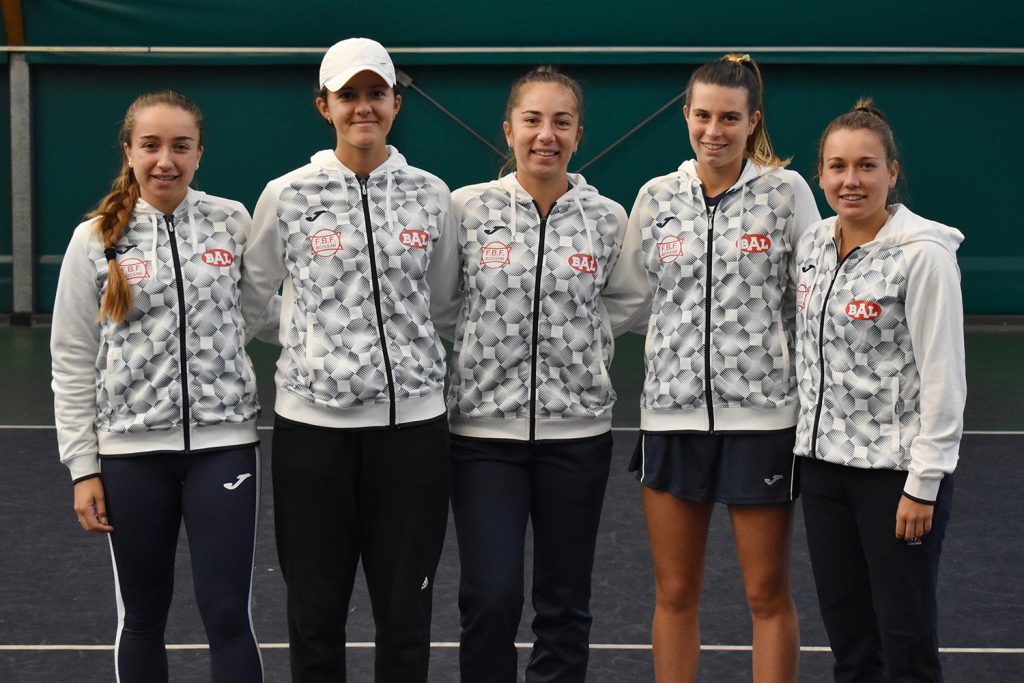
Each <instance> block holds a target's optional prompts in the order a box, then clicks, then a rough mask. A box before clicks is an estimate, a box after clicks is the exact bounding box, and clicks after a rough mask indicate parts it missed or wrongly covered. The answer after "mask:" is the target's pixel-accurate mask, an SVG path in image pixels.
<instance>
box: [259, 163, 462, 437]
mask: <svg viewBox="0 0 1024 683" xmlns="http://www.w3.org/2000/svg"><path fill="white" fill-rule="evenodd" d="M388 153H389V156H388V159H387V161H386V162H384V163H383V164H382V165H381V166H380V167H378V168H377V169H375V170H374V171H373V173H371V174H370V175H369V177H368V179H366V180H365V181H360V180H359V179H358V178H357V177H356V175H355V173H353V172H352V171H351V170H350V169H348V168H346V167H345V166H344V165H343V164H342V163H341V162H340V161H339V160H338V158H337V156H336V155H335V153H334V151H333V150H324V151H321V152H318V153H316V154H315V155H314V156H313V157H312V158H311V159H310V163H309V164H307V165H305V166H303V167H301V168H299V169H296V170H295V171H292V172H291V173H288V174H287V175H284V176H282V177H280V178H278V179H276V180H272V181H271V182H270V183H269V184H268V185H267V187H266V189H265V190H264V191H263V194H262V196H261V197H260V199H259V202H258V203H257V205H256V211H255V213H254V218H253V223H254V229H253V237H252V243H251V245H250V247H249V250H248V253H247V254H246V260H245V264H244V269H243V274H242V303H243V310H244V312H245V315H246V319H247V320H251V321H254V323H255V321H257V320H259V319H260V318H261V316H263V315H264V313H263V311H264V309H265V307H266V306H267V304H268V301H270V299H271V297H272V296H273V295H274V293H275V292H276V291H277V289H278V286H279V285H280V284H281V283H282V281H283V285H284V286H283V295H282V301H281V311H280V318H279V321H280V332H279V340H280V343H281V345H282V346H283V347H284V348H283V349H282V351H281V357H280V359H279V360H278V363H277V374H276V382H277V404H276V406H275V411H276V412H277V414H278V415H280V416H281V417H284V418H287V419H289V420H294V421H296V422H302V423H305V424H312V425H318V426H323V427H331V428H366V427H381V426H393V425H396V424H406V423H412V422H418V421H422V420H427V419H431V418H435V417H438V416H439V415H443V414H444V411H445V407H444V394H443V384H444V373H445V365H444V348H443V347H442V346H441V342H440V339H439V338H438V336H437V334H436V332H435V331H434V326H433V323H432V322H431V319H430V312H429V305H430V289H431V283H432V282H433V281H434V280H435V279H437V278H438V277H439V276H442V275H443V274H444V272H445V270H446V269H451V268H452V267H454V264H453V263H446V262H445V261H446V256H445V255H446V254H451V255H452V257H453V254H454V251H453V250H450V249H446V248H443V245H440V244H439V242H441V241H443V240H445V239H447V237H446V236H447V235H448V234H449V233H450V232H452V231H451V230H449V229H448V228H447V225H448V222H449V221H450V214H451V208H450V207H451V198H450V194H449V192H448V188H447V186H445V184H444V183H443V182H441V180H439V179H438V178H436V177H435V176H433V175H430V174H429V173H426V172H424V171H421V170H419V169H417V168H413V167H412V166H409V165H408V164H407V163H406V161H405V158H404V157H403V156H402V155H401V154H399V153H398V151H397V150H395V149H394V148H392V147H388Z"/></svg>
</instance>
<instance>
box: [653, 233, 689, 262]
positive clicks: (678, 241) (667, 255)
mask: <svg viewBox="0 0 1024 683" xmlns="http://www.w3.org/2000/svg"><path fill="white" fill-rule="evenodd" d="M682 255H683V238H682V237H676V236H675V235H672V236H670V237H666V238H665V239H663V240H661V241H660V242H658V258H659V259H661V261H662V263H671V262H672V261H675V260H676V259H677V258H679V257H680V256H682Z"/></svg>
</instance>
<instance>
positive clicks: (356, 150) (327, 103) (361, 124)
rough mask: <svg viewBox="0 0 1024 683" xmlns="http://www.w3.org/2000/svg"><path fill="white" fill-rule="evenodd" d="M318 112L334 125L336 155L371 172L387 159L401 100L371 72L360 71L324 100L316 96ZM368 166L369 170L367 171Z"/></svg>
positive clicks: (349, 165)
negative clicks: (391, 134)
mask: <svg viewBox="0 0 1024 683" xmlns="http://www.w3.org/2000/svg"><path fill="white" fill-rule="evenodd" d="M316 106H317V109H319V110H320V114H321V115H322V116H323V117H324V118H325V119H327V121H328V122H329V123H331V125H333V126H334V130H335V133H336V134H337V137H338V145H337V148H336V150H335V151H336V153H337V155H338V159H340V160H341V162H342V163H343V164H345V165H346V166H348V167H349V168H351V169H352V170H354V171H356V172H357V173H358V172H360V169H364V170H365V172H367V173H368V172H369V171H370V170H373V169H374V168H376V167H377V166H379V165H380V164H382V163H384V161H385V160H386V159H387V157H388V154H387V149H386V145H387V135H388V133H389V132H390V131H391V125H392V124H393V123H394V121H395V115H396V114H398V110H399V108H401V106H402V97H401V96H400V95H396V94H395V91H394V89H393V88H391V87H389V86H388V84H387V83H386V82H385V81H384V79H383V78H381V77H380V76H379V75H377V74H375V73H374V72H372V71H360V72H359V73H357V74H356V75H355V76H353V77H352V78H350V79H349V80H348V82H347V83H346V84H345V85H343V86H342V87H341V88H339V89H338V90H337V91H334V92H330V91H328V92H327V98H326V99H324V98H323V97H318V98H317V100H316ZM367 166H369V168H366V167H367Z"/></svg>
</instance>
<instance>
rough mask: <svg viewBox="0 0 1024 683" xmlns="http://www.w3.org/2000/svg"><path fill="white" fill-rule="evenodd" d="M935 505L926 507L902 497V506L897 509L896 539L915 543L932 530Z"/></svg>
mask: <svg viewBox="0 0 1024 683" xmlns="http://www.w3.org/2000/svg"><path fill="white" fill-rule="evenodd" d="M934 510H935V506H934V505H925V504H924V503H918V502H917V501H915V500H911V499H909V498H907V497H906V496H900V504H899V506H898V507H897V508H896V538H898V539H900V540H902V541H913V540H914V539H920V538H921V537H922V536H924V535H925V534H927V533H928V532H929V531H931V530H932V512H934Z"/></svg>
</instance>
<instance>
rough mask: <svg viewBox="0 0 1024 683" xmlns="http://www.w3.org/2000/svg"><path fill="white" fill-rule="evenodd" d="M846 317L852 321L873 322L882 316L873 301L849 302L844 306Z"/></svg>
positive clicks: (880, 309)
mask: <svg viewBox="0 0 1024 683" xmlns="http://www.w3.org/2000/svg"><path fill="white" fill-rule="evenodd" d="M846 315H848V316H850V318H851V319H853V320H874V319H876V318H877V317H879V316H880V315H882V307H881V306H879V305H878V304H876V303H875V302H874V301H861V300H859V299H858V300H857V301H851V302H850V303H848V304H846Z"/></svg>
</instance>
